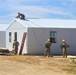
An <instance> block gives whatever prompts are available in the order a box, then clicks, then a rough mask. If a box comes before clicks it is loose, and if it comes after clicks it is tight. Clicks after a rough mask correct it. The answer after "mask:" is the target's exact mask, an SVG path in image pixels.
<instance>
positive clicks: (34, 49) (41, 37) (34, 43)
mask: <svg viewBox="0 0 76 75" xmlns="http://www.w3.org/2000/svg"><path fill="white" fill-rule="evenodd" d="M50 31H57V43H52V46H51V54H62V51H61V48H60V45H61V43H62V40H63V39H65V40H66V42H67V44H69V45H70V46H71V47H70V49H68V54H74V53H76V50H75V49H76V46H75V45H76V38H75V36H76V34H75V32H76V29H68V28H28V43H27V44H28V51H27V53H28V54H44V44H45V42H46V41H47V39H48V38H49V37H50ZM73 36H74V37H73Z"/></svg>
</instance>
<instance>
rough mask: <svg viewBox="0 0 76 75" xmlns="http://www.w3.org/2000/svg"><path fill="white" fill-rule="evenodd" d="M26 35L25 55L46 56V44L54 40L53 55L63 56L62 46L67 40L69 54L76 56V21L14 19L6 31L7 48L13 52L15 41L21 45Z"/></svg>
mask: <svg viewBox="0 0 76 75" xmlns="http://www.w3.org/2000/svg"><path fill="white" fill-rule="evenodd" d="M24 32H25V33H26V38H25V43H24V47H23V54H44V51H45V42H46V41H47V39H48V38H51V40H52V46H51V54H61V53H62V51H61V48H60V45H61V43H62V40H63V39H65V40H66V42H67V44H69V45H70V49H68V54H76V20H60V19H58V20H57V19H29V20H19V19H14V20H13V21H12V22H11V23H10V26H9V27H8V28H7V30H6V47H7V48H9V50H12V43H13V39H14V38H16V39H17V41H18V42H19V43H20V45H19V50H18V52H19V51H20V48H21V42H22V37H23V33H24Z"/></svg>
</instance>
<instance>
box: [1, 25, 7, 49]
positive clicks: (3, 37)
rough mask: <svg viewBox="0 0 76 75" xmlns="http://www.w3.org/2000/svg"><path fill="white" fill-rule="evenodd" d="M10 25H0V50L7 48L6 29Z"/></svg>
mask: <svg viewBox="0 0 76 75" xmlns="http://www.w3.org/2000/svg"><path fill="white" fill-rule="evenodd" d="M7 27H8V24H0V48H5V47H6V29H7Z"/></svg>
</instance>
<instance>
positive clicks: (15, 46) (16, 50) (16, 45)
mask: <svg viewBox="0 0 76 75" xmlns="http://www.w3.org/2000/svg"><path fill="white" fill-rule="evenodd" d="M18 46H19V42H17V41H16V40H14V42H13V49H14V51H15V54H17V53H18Z"/></svg>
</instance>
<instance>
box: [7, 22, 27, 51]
mask: <svg viewBox="0 0 76 75" xmlns="http://www.w3.org/2000/svg"><path fill="white" fill-rule="evenodd" d="M9 32H11V34H12V35H11V36H12V38H11V42H9ZM15 32H17V41H18V42H19V50H20V46H21V42H22V37H23V33H24V32H27V29H26V28H25V27H24V26H23V25H21V24H20V23H19V22H17V21H14V22H13V23H12V24H11V25H10V27H9V28H8V29H7V30H6V47H7V48H8V49H9V50H10V51H12V44H13V40H14V33H15ZM25 44H26V41H25ZM25 49H26V46H25V47H24V50H25ZM19 50H18V52H19ZM25 52H26V51H25Z"/></svg>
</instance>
